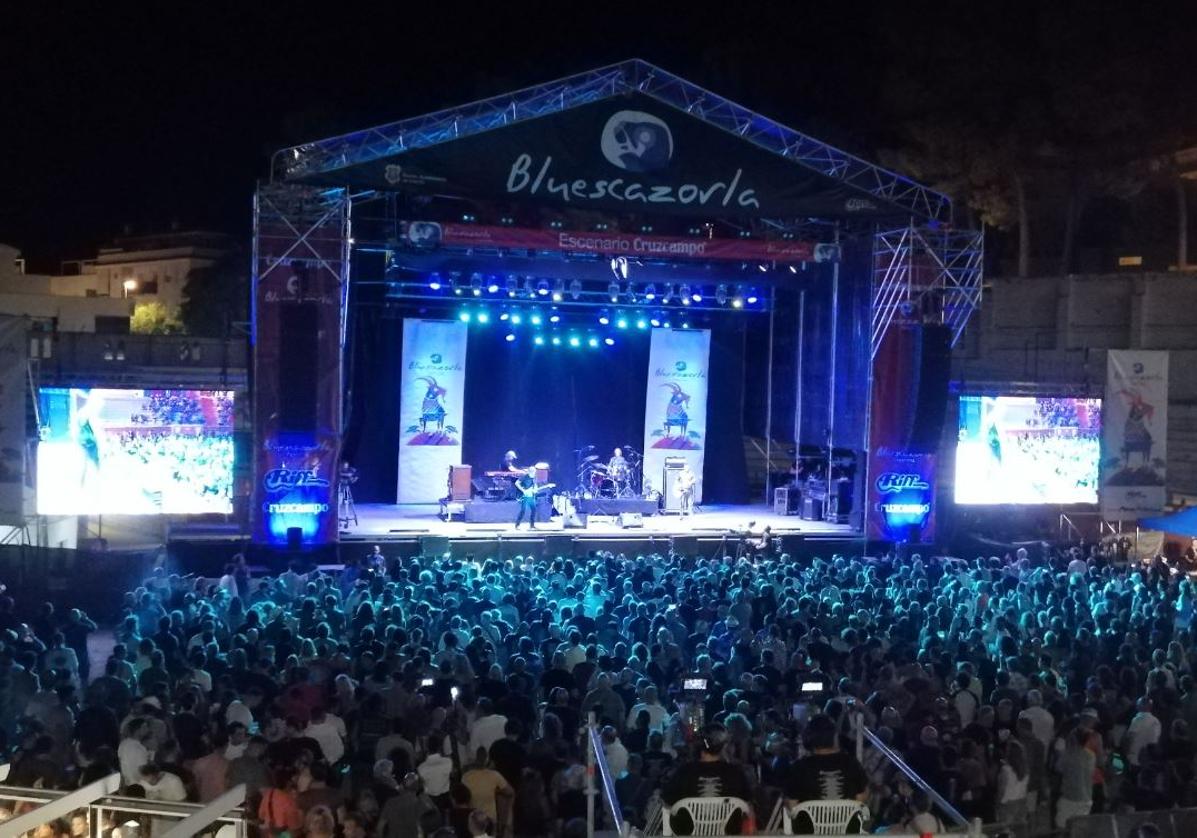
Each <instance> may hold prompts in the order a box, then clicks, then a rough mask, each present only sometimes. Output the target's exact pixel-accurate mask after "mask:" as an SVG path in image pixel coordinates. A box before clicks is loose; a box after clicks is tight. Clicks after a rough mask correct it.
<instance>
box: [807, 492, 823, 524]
mask: <svg viewBox="0 0 1197 838" xmlns="http://www.w3.org/2000/svg"><path fill="white" fill-rule="evenodd" d="M802 520H804V521H822V520H823V499H822V498H816V497H813V496H811V495H803V497H802Z"/></svg>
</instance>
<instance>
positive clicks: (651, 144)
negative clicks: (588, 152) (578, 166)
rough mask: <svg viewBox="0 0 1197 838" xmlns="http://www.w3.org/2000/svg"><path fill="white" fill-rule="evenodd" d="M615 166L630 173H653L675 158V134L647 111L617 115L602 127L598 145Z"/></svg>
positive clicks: (620, 112) (619, 112) (618, 113)
mask: <svg viewBox="0 0 1197 838" xmlns="http://www.w3.org/2000/svg"><path fill="white" fill-rule="evenodd" d="M599 145H600V148H601V149H602V152H603V156H604V157H606V158H607V160H608V162H610V163H611V165H612V166H617V167H618V168H620V169H623V170H624V171H628V172H653V171H656V170H657V169H663V168H665V166H667V165H669V161H670V160H671V159H672V158H673V133H672V132H671V131H670V130H669V126H668V125H666V124H665V122H664V121H663V120H661V119H659V118H658V117H655V116H653V115H652V114H649V113H645V112H644V111H618V112H616V113H614V114H612V116H611V118H610V119H608V120H607V124H606V125H604V126H603V135H602V138H601V139H600V141H599Z"/></svg>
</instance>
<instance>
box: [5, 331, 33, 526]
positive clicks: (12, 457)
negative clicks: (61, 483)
mask: <svg viewBox="0 0 1197 838" xmlns="http://www.w3.org/2000/svg"><path fill="white" fill-rule="evenodd" d="M28 330H29V326H28V323H27V321H26V320H25V318H23V317H0V524H7V525H9V526H18V527H19V526H22V525H23V524H24V522H25V509H24V504H25V502H24V494H25V387H26V382H27V380H28V379H27V378H26V375H27V374H28V371H27V369H26V363H27V362H26V352H27V341H28Z"/></svg>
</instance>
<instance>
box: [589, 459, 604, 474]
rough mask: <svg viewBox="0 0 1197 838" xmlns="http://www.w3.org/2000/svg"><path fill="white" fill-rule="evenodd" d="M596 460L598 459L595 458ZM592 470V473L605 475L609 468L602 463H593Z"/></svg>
mask: <svg viewBox="0 0 1197 838" xmlns="http://www.w3.org/2000/svg"><path fill="white" fill-rule="evenodd" d="M595 459H596V460H597V459H598V457H595ZM590 469H591V471H600V472H602V473H603V474H606V473H607V467H606V466H605V465H603V464H602V463H591V465H590Z"/></svg>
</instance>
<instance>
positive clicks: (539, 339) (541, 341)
mask: <svg viewBox="0 0 1197 838" xmlns="http://www.w3.org/2000/svg"><path fill="white" fill-rule="evenodd" d="M532 342H533V343H534V344H536V345H537V346H544V335H537V336H536V337H534V338H532Z"/></svg>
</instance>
